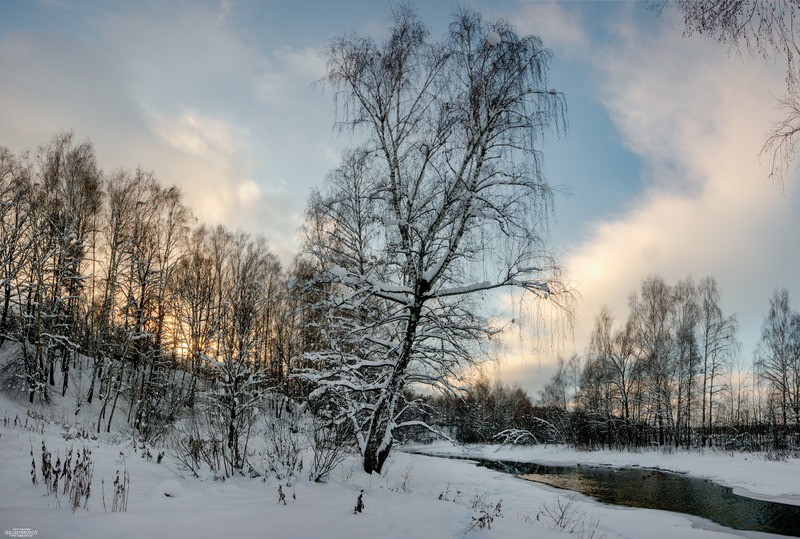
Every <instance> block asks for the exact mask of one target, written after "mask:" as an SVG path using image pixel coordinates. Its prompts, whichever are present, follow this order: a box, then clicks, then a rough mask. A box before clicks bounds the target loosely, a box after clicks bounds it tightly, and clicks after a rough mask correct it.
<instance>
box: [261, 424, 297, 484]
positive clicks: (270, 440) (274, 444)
mask: <svg viewBox="0 0 800 539" xmlns="http://www.w3.org/2000/svg"><path fill="white" fill-rule="evenodd" d="M300 425H302V420H301V418H300V417H299V414H290V413H288V412H287V413H286V414H284V415H282V416H281V417H278V418H274V419H272V420H271V421H269V422H268V424H267V426H266V429H265V431H264V443H265V449H264V468H265V469H266V471H267V472H268V473H271V474H272V475H274V476H275V478H276V479H277V480H278V481H281V482H283V481H285V482H286V485H287V486H291V485H292V484H294V483H295V482H296V481H297V480H298V479H299V478H300V475H301V474H302V473H303V450H304V449H305V447H306V445H305V443H304V438H305V437H304V436H303V433H302V432H301V430H300Z"/></svg>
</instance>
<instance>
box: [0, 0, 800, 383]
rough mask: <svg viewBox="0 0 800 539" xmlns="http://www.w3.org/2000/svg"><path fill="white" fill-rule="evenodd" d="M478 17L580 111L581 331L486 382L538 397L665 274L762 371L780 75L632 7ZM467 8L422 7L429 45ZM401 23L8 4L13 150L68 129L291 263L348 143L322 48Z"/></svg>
mask: <svg viewBox="0 0 800 539" xmlns="http://www.w3.org/2000/svg"><path fill="white" fill-rule="evenodd" d="M462 4H464V3H463V2H462ZM468 5H470V6H471V7H474V8H476V9H479V10H480V11H481V12H482V13H483V14H484V15H485V16H486V17H489V18H493V17H503V18H506V19H508V20H509V21H511V22H512V23H513V24H514V25H515V26H516V27H517V29H518V31H519V32H521V33H527V34H536V35H539V36H541V38H542V40H543V41H544V44H545V46H547V47H548V48H550V49H551V50H552V51H553V60H552V65H551V70H550V74H549V78H550V83H549V84H550V86H552V87H555V88H557V89H558V90H559V91H561V92H563V93H564V94H565V95H566V99H567V106H568V123H569V126H568V129H567V132H566V134H565V135H564V136H563V137H560V138H558V139H554V140H550V141H547V143H546V144H545V146H544V147H543V148H542V150H543V151H544V153H545V166H544V171H545V174H546V175H547V178H548V180H549V181H550V182H551V183H552V184H553V185H555V186H558V187H560V188H561V189H559V194H558V195H557V198H556V202H555V222H554V223H553V225H552V226H551V237H550V245H551V248H552V249H553V251H554V253H556V254H557V255H558V256H559V261H560V263H561V264H562V266H563V267H564V269H565V275H566V279H567V280H568V282H569V284H570V285H571V286H572V287H574V289H575V290H576V291H577V292H578V299H577V302H576V304H575V306H574V316H573V318H572V324H571V326H570V327H567V328H565V329H564V330H562V331H560V332H556V333H555V334H554V335H555V336H553V337H551V338H549V339H545V341H546V346H542V342H541V341H539V342H537V341H536V340H535V339H534V335H535V334H536V332H533V331H527V330H512V331H510V332H509V333H508V334H507V335H506V336H505V338H504V341H505V344H506V347H505V348H504V350H503V351H502V352H501V354H500V355H501V361H500V363H499V365H498V366H497V367H496V368H495V372H496V373H497V374H498V375H499V376H500V377H501V378H502V379H503V380H504V381H506V382H508V383H519V384H521V385H522V387H523V388H525V389H527V390H528V391H530V392H531V393H533V394H535V393H536V392H537V391H538V390H539V389H540V388H541V387H542V386H543V385H544V383H545V382H546V381H547V378H548V377H549V376H550V375H551V374H552V372H553V364H554V359H555V357H556V356H558V355H563V356H569V355H571V354H572V353H574V352H582V351H584V350H585V348H586V345H587V344H588V339H589V334H590V332H591V329H592V323H593V319H594V317H595V315H596V314H597V313H598V312H599V311H600V308H601V306H602V305H603V304H608V305H609V307H610V308H611V309H612V311H613V312H614V313H615V314H616V317H617V322H618V324H622V322H623V321H624V318H625V317H626V316H627V301H628V296H629V294H630V292H632V291H633V290H635V289H637V288H638V287H639V285H640V283H641V280H642V279H643V278H644V277H646V276H647V275H649V274H653V273H658V274H660V275H662V276H663V277H664V278H665V279H666V280H667V281H668V282H670V283H674V282H675V281H677V280H678V279H681V278H684V277H686V276H687V275H692V276H693V277H694V278H695V280H699V279H700V278H702V277H704V276H706V275H713V276H714V277H716V279H717V281H718V283H719V285H720V288H721V290H722V307H723V310H724V312H725V313H726V314H733V313H736V315H737V317H738V319H739V323H740V328H741V329H740V340H741V341H742V347H741V348H742V352H741V354H742V357H743V359H744V360H746V361H748V362H749V361H751V360H752V355H753V350H754V348H755V346H756V342H757V340H758V336H759V332H760V326H761V323H762V321H763V318H764V315H765V314H766V311H767V306H768V299H769V297H770V295H771V294H772V293H773V291H774V290H776V289H777V288H779V287H785V288H787V289H788V290H789V293H790V298H791V299H793V300H794V307H795V308H797V306H798V301H800V273H799V272H798V271H797V268H798V266H799V265H800V264H799V263H800V251H798V249H797V246H798V245H797V239H796V238H797V233H798V231H800V211H798V210H800V182H798V181H797V180H792V179H790V181H788V182H787V183H786V184H785V185H784V187H783V188H781V186H778V185H776V184H775V183H772V182H771V181H770V180H769V179H768V167H767V165H768V163H767V162H766V160H765V159H763V158H760V157H759V151H760V149H761V146H762V144H763V141H764V138H765V134H766V133H767V131H768V130H769V127H770V125H771V124H772V123H773V122H775V121H777V120H779V119H780V118H781V111H780V110H778V109H777V106H776V98H777V97H779V96H781V95H782V94H783V92H784V88H785V82H784V75H783V73H784V69H785V66H783V65H782V64H781V63H780V62H772V61H764V60H761V59H752V58H749V57H748V56H747V55H744V56H742V55H737V54H736V53H730V52H729V51H728V50H727V49H726V48H725V47H724V46H722V45H720V44H718V43H716V42H714V40H712V39H709V38H705V37H703V36H688V37H687V36H684V35H683V34H684V32H683V23H682V21H681V19H680V18H679V17H678V16H677V15H675V14H674V13H671V12H669V11H665V12H663V13H661V14H660V15H659V14H656V13H654V12H652V11H650V10H648V9H647V8H646V7H645V6H644V5H643V4H642V3H639V2H601V1H597V2H538V1H511V0H499V1H498V0H495V1H488V0H487V1H474V2H470V3H469V4H468ZM457 6H458V4H457V3H456V2H449V1H437V2H418V3H417V4H416V7H417V8H418V11H419V13H420V16H421V18H422V20H423V21H425V23H426V24H427V25H428V26H429V28H430V30H431V33H432V34H433V35H435V36H436V35H442V34H444V32H445V31H446V29H447V24H448V22H449V19H450V16H451V14H452V13H453V12H454V10H455V9H456V8H457ZM390 9H391V3H389V2H381V1H374V0H373V1H358V0H351V1H341V2H338V1H337V2H330V1H308V2H296V1H268V0H265V1H255V0H230V1H226V0H222V1H209V2H202V1H191V2H189V1H187V2H181V1H170V2H166V1H163V2H148V1H143V2H108V1H99V0H98V1H91V0H88V1H72V0H39V1H36V0H33V1H21V0H6V1H4V2H0V145H2V146H6V147H8V148H10V149H11V150H13V151H23V150H26V149H30V150H35V149H36V147H37V146H39V145H42V144H44V143H46V142H47V141H48V140H49V139H50V138H51V136H52V135H53V134H54V133H56V132H58V131H61V130H68V129H71V130H73V131H74V132H75V134H76V135H77V136H78V137H79V138H88V139H89V140H91V142H92V143H93V144H94V146H95V148H96V151H97V156H98V160H99V162H100V164H101V166H102V167H103V168H104V170H107V171H109V172H111V171H114V170H116V169H118V168H127V169H131V168H135V167H137V166H141V167H142V168H144V169H146V170H151V171H153V172H154V173H155V175H156V176H157V177H158V178H159V179H160V181H162V182H163V183H164V184H165V185H177V186H179V187H180V188H181V190H182V191H183V192H184V193H185V195H186V199H187V201H188V203H189V205H190V206H191V207H192V208H193V209H194V211H195V214H196V215H197V217H198V220H199V221H201V222H206V223H211V224H215V223H222V224H225V225H227V226H229V227H231V228H240V229H243V230H246V231H249V232H251V233H253V234H263V235H264V236H265V237H266V238H267V239H268V240H269V242H270V244H271V246H272V249H273V250H274V251H275V252H276V253H277V254H278V255H279V257H280V258H281V260H282V261H283V262H284V263H285V264H289V263H290V261H291V259H292V256H293V255H294V253H295V252H296V248H297V240H296V234H297V229H298V227H299V226H300V224H301V223H302V220H303V212H304V209H305V204H306V200H307V197H308V194H309V193H310V192H311V190H312V189H314V188H319V187H320V186H322V184H323V181H324V179H325V176H326V174H327V173H328V172H329V171H330V170H331V169H333V168H334V167H336V166H337V164H338V162H339V158H340V155H341V152H342V151H343V150H344V149H345V148H346V147H348V145H350V144H352V143H353V141H352V140H350V139H349V138H348V137H347V136H346V135H342V134H340V133H338V132H337V131H335V130H334V129H333V122H334V120H335V118H336V115H335V113H336V111H335V107H334V104H333V96H332V95H331V92H330V90H326V89H325V88H324V87H323V86H322V85H320V84H318V83H317V81H319V80H320V79H321V77H322V76H323V74H324V70H325V62H324V58H323V57H322V56H321V55H320V51H321V50H322V49H323V48H324V46H325V44H326V43H327V42H328V41H329V40H330V39H332V38H334V37H336V36H340V35H343V34H345V33H347V32H358V33H360V34H364V35H372V36H376V37H378V38H379V37H381V36H384V35H386V31H387V26H388V23H387V20H388V16H389V12H390ZM792 175H793V176H797V174H796V171H793V174H792ZM505 299H514V298H505ZM562 322H563V316H562ZM556 325H559V324H556ZM560 325H562V326H563V324H560Z"/></svg>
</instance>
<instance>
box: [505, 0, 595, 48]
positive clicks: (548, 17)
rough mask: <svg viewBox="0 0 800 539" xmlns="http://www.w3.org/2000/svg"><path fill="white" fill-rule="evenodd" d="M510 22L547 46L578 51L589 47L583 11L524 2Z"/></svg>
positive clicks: (555, 5) (558, 5) (541, 3)
mask: <svg viewBox="0 0 800 539" xmlns="http://www.w3.org/2000/svg"><path fill="white" fill-rule="evenodd" d="M511 20H512V21H513V23H514V25H515V26H516V27H517V30H518V31H519V32H521V33H523V34H533V35H537V36H539V37H541V38H542V41H543V43H544V45H545V46H546V47H551V48H559V49H562V50H565V51H568V52H569V51H572V52H575V51H578V50H582V49H584V48H586V46H587V45H588V44H589V36H588V34H587V33H586V30H585V29H584V23H583V18H582V12H581V11H580V10H576V9H572V10H570V9H569V8H567V7H566V6H565V5H564V4H561V3H557V2H555V1H547V2H525V3H523V4H522V6H521V9H520V10H519V12H517V13H515V14H514V16H513V18H512V19H511Z"/></svg>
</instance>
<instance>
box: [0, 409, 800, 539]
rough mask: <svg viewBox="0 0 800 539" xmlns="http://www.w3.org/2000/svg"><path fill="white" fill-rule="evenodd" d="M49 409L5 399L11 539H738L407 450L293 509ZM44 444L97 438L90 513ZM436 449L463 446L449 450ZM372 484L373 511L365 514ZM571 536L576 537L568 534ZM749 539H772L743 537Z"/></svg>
mask: <svg viewBox="0 0 800 539" xmlns="http://www.w3.org/2000/svg"><path fill="white" fill-rule="evenodd" d="M56 410H58V408H56ZM90 412H91V410H87V409H84V410H82V412H81V416H83V417H84V418H83V419H80V418H79V419H78V421H77V422H78V424H79V425H81V424H87V423H91V421H90V419H91V413H90ZM36 413H37V414H39V415H40V416H43V417H44V418H45V419H33V418H31V417H29V416H28V415H27V406H26V405H25V404H24V403H19V402H12V401H10V400H8V399H7V398H5V397H0V418H5V417H8V418H9V423H10V424H9V425H8V426H0V530H2V531H3V533H4V535H5V536H6V537H13V536H26V535H27V536H31V535H33V534H34V533H35V536H36V537H41V538H51V537H52V538H70V537H76V538H77V537H80V538H83V539H85V538H93V537H103V538H106V537H119V538H128V537H130V538H139V537H148V538H149V537H165V538H166V537H168V538H183V537H192V538H206V537H208V538H215V537H219V538H227V537H237V538H249V537H259V538H263V537H281V538H293V537H297V538H315V537H319V538H323V537H324V538H326V539H330V538H338V537H342V538H348V539H357V538H362V537H363V538H365V539H366V538H369V539H375V538H378V537H380V538H385V539H395V538H428V537H430V538H438V537H463V536H466V537H486V538H511V539H514V538H520V539H521V538H530V537H537V538H563V537H566V536H570V537H584V538H587V539H588V538H590V537H593V538H595V539H597V538H600V537H607V538H609V539H611V538H616V537H625V538H632V539H634V538H635V539H640V538H658V537H664V538H686V539H692V538H723V537H734V536H737V534H730V533H726V532H721V531H713V528H714V526H713V525H712V524H711V523H708V522H703V521H700V520H699V519H690V518H689V517H686V516H682V515H678V514H673V513H667V512H661V511H651V510H644V509H631V508H622V507H611V506H607V505H602V504H598V503H596V502H594V501H592V500H589V499H587V498H585V497H582V496H574V497H571V499H570V498H568V497H567V495H566V493H565V492H564V491H559V490H557V489H553V488H550V487H547V486H543V485H538V484H535V483H531V482H528V481H523V480H521V479H517V478H514V477H512V476H510V475H507V474H503V473H500V472H495V471H491V470H488V469H486V468H479V467H476V466H474V465H473V464H472V463H470V462H468V461H463V460H449V459H442V458H435V457H427V456H421V455H415V454H409V453H406V452H402V451H395V452H394V453H393V455H392V456H391V457H390V460H389V461H388V463H387V466H386V468H385V470H384V473H383V475H381V476H378V475H373V476H368V475H366V474H365V473H363V471H361V469H360V465H359V460H358V458H357V457H355V456H353V457H351V458H349V459H348V460H346V461H345V462H344V463H343V464H342V465H340V466H339V468H338V469H336V470H335V471H334V472H333V474H332V475H331V478H330V481H329V483H327V484H316V483H312V482H309V481H307V480H301V481H299V482H298V483H297V484H296V485H295V486H294V488H286V487H283V489H284V491H285V492H286V494H287V504H286V505H283V504H279V503H278V484H279V483H278V481H277V480H275V479H274V478H267V479H266V480H264V478H252V479H251V478H249V477H235V478H232V479H228V480H226V481H223V482H220V481H214V480H212V479H210V478H207V479H205V480H201V479H197V478H193V477H190V476H189V474H186V473H181V470H180V468H179V466H178V465H177V464H176V463H175V462H174V461H172V460H171V458H170V456H169V454H167V455H166V456H165V457H164V460H163V462H162V463H161V464H158V463H156V454H157V452H158V451H159V450H160V448H158V447H155V448H151V453H152V454H153V459H152V461H148V460H146V459H144V458H142V456H141V450H138V451H137V447H136V445H135V444H134V443H133V442H132V441H131V440H130V439H129V438H127V437H126V436H123V435H120V434H116V435H114V434H112V435H101V436H99V437H98V439H91V438H90V439H88V440H86V439H74V438H73V439H70V440H67V439H65V438H64V434H65V433H66V432H68V431H69V430H70V425H69V423H71V422H72V418H70V419H67V417H68V416H69V415H71V414H58V413H56V411H54V410H52V409H47V408H44V407H41V406H39V407H36ZM17 416H19V417H20V421H21V422H22V424H17V425H16V426H15V425H14V421H13V420H14V419H15V418H16V417H17ZM73 417H74V416H73ZM79 417H80V416H79ZM26 420H27V422H28V426H27V428H26V427H25V425H24V422H25V421H26ZM42 442H44V443H45V444H46V446H47V448H48V449H49V450H50V451H51V452H52V454H53V460H55V458H56V456H57V455H58V456H60V457H61V458H62V459H63V457H64V455H65V453H66V451H67V450H68V448H70V447H74V448H75V449H78V448H82V447H83V446H86V447H87V448H89V449H90V450H91V451H92V460H93V462H94V478H93V485H92V492H91V495H90V497H89V501H88V510H84V509H79V510H77V511H76V512H75V513H73V512H72V510H71V509H70V505H69V501H68V500H67V499H66V496H64V495H59V496H58V497H56V496H55V495H53V494H46V491H45V486H44V484H43V483H42V482H41V481H40V482H39V484H37V485H33V484H32V483H31V479H30V470H31V456H30V451H31V447H33V453H34V456H35V458H36V461H37V471H39V469H38V468H39V461H40V455H41V445H42ZM417 449H419V448H417ZM425 449H426V450H428V451H440V452H443V453H444V452H447V453H453V452H458V451H460V450H459V449H456V448H453V447H452V446H447V445H443V444H436V445H434V446H425ZM494 449H495V448H487V447H482V448H472V449H471V450H472V451H475V454H476V455H477V454H480V455H485V456H489V457H493V458H504V459H506V458H508V459H519V460H537V461H542V462H545V461H547V462H553V463H555V462H587V463H589V462H597V463H605V464H613V465H618V464H620V465H621V464H625V465H631V464H638V465H640V466H659V467H661V468H665V469H675V470H679V471H687V472H689V473H692V474H695V473H697V474H698V475H703V476H707V477H713V478H714V479H716V480H720V481H722V482H726V483H728V484H735V485H736V486H739V487H742V488H746V489H747V490H749V491H753V492H760V493H761V494H764V495H769V496H772V497H780V496H793V497H797V496H798V494H800V484H798V483H800V482H799V481H798V477H800V474H798V471H800V468H799V467H798V462H796V461H792V462H788V463H772V462H765V461H762V460H759V459H756V458H752V457H747V460H745V457H743V456H736V457H730V456H727V455H715V454H706V455H695V454H672V455H669V454H667V455H664V454H661V453H650V454H648V453H641V454H629V453H623V454H619V453H607V452H597V453H580V452H574V451H571V450H568V449H565V448H560V447H552V446H551V447H533V448H503V449H501V450H500V451H498V452H493V451H494ZM751 459H752V460H751ZM726 462H727V464H726ZM125 467H127V469H128V470H129V473H130V477H131V486H130V491H129V499H128V509H127V512H117V513H114V512H111V501H112V496H113V485H112V482H113V480H114V477H115V475H116V471H117V470H122V469H124V468H125ZM781 470H783V472H781ZM726 474H727V475H726ZM182 476H183V477H182ZM362 489H363V490H364V497H363V499H364V503H365V509H364V511H363V512H362V513H360V514H354V512H353V508H354V506H355V503H356V498H357V497H358V495H359V493H360V491H361V490H362ZM104 498H105V509H104V503H103V499H104ZM795 499H796V498H795ZM501 500H502V501H501ZM559 502H560V503H561V506H562V507H564V506H568V509H569V510H570V511H571V515H570V516H569V524H570V525H569V526H568V527H567V529H565V530H560V529H559V528H558V526H556V524H555V523H554V522H553V521H552V519H549V518H548V517H547V516H546V515H545V514H544V509H546V508H550V509H553V508H555V507H557V506H558V504H559ZM498 503H500V512H501V513H502V516H497V517H496V518H495V519H494V521H493V522H492V526H491V529H479V528H477V527H476V528H475V529H472V530H471V531H468V532H466V533H465V531H466V530H467V528H468V527H469V526H470V523H471V522H472V521H473V518H475V517H479V516H481V514H482V513H481V512H480V509H481V508H486V509H488V510H489V512H490V513H492V514H493V513H494V508H495V506H496V505H497V504H498ZM551 512H552V511H551ZM570 530H572V531H573V532H574V533H573V534H569V533H568V532H569V531H570ZM742 535H746V536H749V537H764V536H765V535H763V534H753V533H750V534H744V533H740V534H738V536H742Z"/></svg>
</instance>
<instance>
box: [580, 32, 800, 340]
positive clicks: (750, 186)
mask: <svg viewBox="0 0 800 539" xmlns="http://www.w3.org/2000/svg"><path fill="white" fill-rule="evenodd" d="M617 30H618V35H619V41H618V42H617V43H615V44H613V45H611V46H610V47H608V48H607V49H605V50H604V51H603V52H602V54H601V55H600V56H599V60H600V62H599V66H598V70H599V73H600V76H601V77H602V79H603V81H604V84H603V90H602V97H601V99H602V102H603V104H604V105H605V106H606V107H607V109H608V111H609V113H610V114H611V117H612V119H613V121H614V123H615V125H616V126H617V128H618V129H619V131H620V133H621V135H622V138H623V141H624V143H625V145H626V146H627V147H628V148H629V149H630V150H631V151H632V152H634V153H635V154H637V155H638V156H639V157H640V158H641V160H642V162H643V163H644V164H645V166H646V177H645V178H644V181H645V189H644V192H643V194H641V195H640V196H638V197H637V198H635V199H633V200H631V201H630V202H629V209H628V210H627V211H626V212H625V213H624V214H622V215H619V216H617V217H616V218H613V219H608V220H604V221H600V222H597V223H595V224H594V226H593V233H592V235H591V237H590V239H589V240H588V241H586V242H585V243H583V244H582V245H580V246H578V247H577V249H576V250H575V251H574V255H573V256H572V257H571V258H570V260H569V262H568V268H569V271H570V273H571V275H572V277H573V278H574V279H575V280H576V281H577V283H578V286H579V289H580V290H581V292H582V294H583V301H582V304H581V306H580V310H579V316H578V327H577V341H578V342H579V343H582V344H585V343H586V342H588V333H589V331H590V329H591V320H592V318H593V317H594V315H595V314H596V313H597V312H599V309H600V306H601V305H602V304H603V303H609V304H610V305H612V306H613V308H614V310H615V311H616V313H617V315H618V317H619V318H622V317H624V316H625V315H626V313H627V305H626V301H627V296H628V294H629V292H630V291H633V290H635V289H637V288H638V286H639V284H640V281H641V279H642V278H643V277H645V276H646V275H648V274H650V273H660V274H661V275H663V276H664V277H665V278H666V279H667V280H668V281H669V282H675V281H676V280H677V279H679V278H682V277H684V276H685V275H687V274H693V275H694V276H695V277H696V278H699V277H702V276H705V275H713V276H715V277H716V278H717V279H718V281H719V283H720V286H721V288H722V291H723V298H722V299H723V306H724V308H725V310H726V311H727V312H728V313H731V312H737V313H738V315H739V318H740V321H741V323H742V329H743V333H742V335H741V336H742V338H743V340H744V341H745V342H744V345H745V346H744V353H745V354H746V355H749V354H750V353H751V352H752V347H753V346H754V344H755V342H754V340H755V339H756V338H757V333H758V327H759V325H760V321H761V319H762V318H763V315H764V313H765V311H766V303H767V299H768V297H769V295H770V294H771V292H772V291H773V290H774V289H775V288H776V287H779V286H788V287H790V288H794V289H795V290H798V289H800V287H798V285H800V282H798V277H797V274H796V271H794V270H793V269H792V268H797V267H798V263H800V257H799V256H798V255H797V253H796V250H795V249H791V248H788V247H789V246H790V245H793V243H794V240H793V238H794V237H795V235H796V231H797V230H798V228H800V215H798V212H797V207H798V200H799V199H800V197H798V191H797V189H794V190H793V192H790V193H788V195H787V197H782V196H781V195H780V193H779V191H778V190H777V189H776V188H775V186H774V185H772V184H770V183H769V182H768V181H766V178H767V170H766V167H765V166H764V165H765V164H764V163H762V162H760V161H759V159H758V157H757V156H758V153H759V150H760V148H761V145H762V144H763V137H764V134H765V133H766V132H767V130H768V128H769V126H770V123H771V122H773V121H775V120H776V119H778V117H779V116H778V114H780V113H779V112H776V110H775V104H774V101H773V99H772V97H771V96H772V95H774V94H776V93H780V92H781V89H782V85H783V78H782V76H781V73H780V72H779V70H777V69H774V68H771V67H769V66H765V65H763V64H759V63H757V62H743V61H741V60H740V59H739V58H731V57H729V56H728V55H727V54H726V52H727V51H725V49H724V48H723V47H720V46H719V45H718V44H716V43H714V42H712V41H711V40H708V41H707V40H703V39H701V38H695V39H683V38H682V37H681V30H682V27H681V21H679V20H677V18H671V17H666V18H665V20H663V21H662V23H661V24H660V25H659V29H658V31H657V32H655V33H645V32H643V31H641V30H640V29H638V28H637V27H636V26H635V25H633V24H620V26H619V27H618V29H617Z"/></svg>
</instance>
